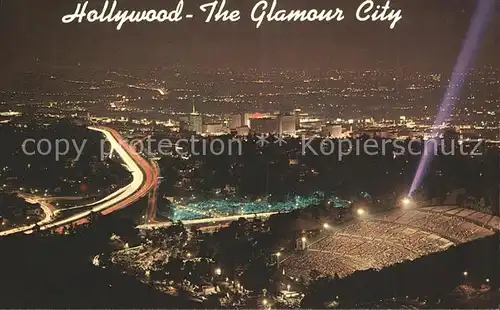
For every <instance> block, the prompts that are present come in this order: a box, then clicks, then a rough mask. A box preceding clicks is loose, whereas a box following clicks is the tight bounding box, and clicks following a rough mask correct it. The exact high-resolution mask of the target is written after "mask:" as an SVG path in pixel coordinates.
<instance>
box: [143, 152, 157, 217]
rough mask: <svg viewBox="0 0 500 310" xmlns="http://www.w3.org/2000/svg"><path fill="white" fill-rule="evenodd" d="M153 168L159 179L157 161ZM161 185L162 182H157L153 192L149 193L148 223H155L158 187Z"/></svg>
mask: <svg viewBox="0 0 500 310" xmlns="http://www.w3.org/2000/svg"><path fill="white" fill-rule="evenodd" d="M152 164H153V165H152V166H153V169H154V172H155V174H156V176H157V177H158V176H159V174H160V172H159V171H160V167H159V166H158V163H157V162H156V161H152ZM159 185H160V182H156V185H155V186H153V188H152V189H151V191H150V192H149V197H148V209H147V213H146V223H154V222H155V219H156V207H157V204H156V202H157V200H158V186H159Z"/></svg>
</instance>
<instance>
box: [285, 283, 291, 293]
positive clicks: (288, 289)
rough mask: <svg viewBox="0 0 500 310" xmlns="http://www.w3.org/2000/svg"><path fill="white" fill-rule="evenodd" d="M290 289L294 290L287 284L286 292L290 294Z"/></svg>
mask: <svg viewBox="0 0 500 310" xmlns="http://www.w3.org/2000/svg"><path fill="white" fill-rule="evenodd" d="M290 288H292V286H291V285H290V284H287V286H286V290H287V291H289V292H290Z"/></svg>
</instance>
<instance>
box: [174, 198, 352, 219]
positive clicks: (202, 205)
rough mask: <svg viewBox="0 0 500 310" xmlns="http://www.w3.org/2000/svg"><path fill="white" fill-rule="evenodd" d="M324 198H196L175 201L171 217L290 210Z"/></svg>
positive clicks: (333, 203)
mask: <svg viewBox="0 0 500 310" xmlns="http://www.w3.org/2000/svg"><path fill="white" fill-rule="evenodd" d="M323 199H324V194H323V193H320V192H316V193H314V194H313V195H310V196H294V197H290V198H289V199H287V200H286V201H283V202H276V203H269V202H267V201H265V200H255V201H245V200H237V199H211V200H204V201H197V200H196V199H190V200H187V201H185V202H184V203H182V202H177V203H174V210H173V214H172V216H171V217H170V218H171V219H172V220H173V221H182V220H194V219H202V218H215V217H222V216H231V215H247V214H258V213H266V212H290V211H293V210H297V209H303V208H305V207H307V206H310V205H315V204H318V203H320V202H321V201H322V200H323ZM330 205H331V206H333V207H339V208H341V207H347V206H348V205H349V202H348V201H345V200H340V199H338V198H336V197H333V198H331V199H330Z"/></svg>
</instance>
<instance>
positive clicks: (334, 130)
mask: <svg viewBox="0 0 500 310" xmlns="http://www.w3.org/2000/svg"><path fill="white" fill-rule="evenodd" d="M323 134H324V135H325V136H327V137H331V138H342V136H343V135H342V126H340V125H330V124H328V125H326V126H325V127H324V128H323Z"/></svg>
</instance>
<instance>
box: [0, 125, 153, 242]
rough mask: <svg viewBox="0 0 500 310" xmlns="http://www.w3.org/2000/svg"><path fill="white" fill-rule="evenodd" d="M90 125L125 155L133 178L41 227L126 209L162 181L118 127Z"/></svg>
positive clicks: (78, 221)
mask: <svg viewBox="0 0 500 310" xmlns="http://www.w3.org/2000/svg"><path fill="white" fill-rule="evenodd" d="M89 129H90V130H94V131H98V132H101V133H102V134H103V135H104V136H105V137H106V139H107V140H108V141H109V142H110V144H111V147H112V149H113V151H114V153H116V154H118V156H120V157H121V159H122V161H123V163H124V165H125V166H126V167H127V169H128V170H129V171H130V173H131V174H132V182H131V183H129V184H127V185H125V186H123V187H122V188H120V189H118V190H116V191H115V192H114V193H112V194H110V195H109V196H107V197H105V198H104V199H101V200H100V201H98V202H95V203H93V204H92V208H91V209H90V210H86V211H82V212H80V213H77V214H74V215H71V216H69V217H66V218H63V219H59V220H57V221H51V222H50V223H46V224H45V223H44V224H42V225H39V227H40V229H41V230H46V229H55V228H59V227H63V226H67V225H70V224H77V225H80V224H84V223H87V222H88V219H87V217H88V216H89V215H90V214H91V213H92V212H100V213H101V214H103V215H107V214H110V213H112V212H115V211H117V210H120V209H123V208H125V207H127V206H129V205H131V204H132V203H134V202H136V201H137V200H139V199H140V198H142V197H144V196H145V195H147V193H148V192H149V190H150V189H151V188H153V187H154V186H156V183H157V182H158V171H157V170H156V169H154V168H153V167H151V165H150V164H149V163H148V161H146V160H145V159H144V158H142V157H141V156H140V155H139V154H137V153H136V152H135V150H134V148H133V147H131V146H130V145H128V144H127V143H126V142H125V140H124V139H123V138H122V137H121V136H120V134H119V133H118V132H117V131H116V130H114V129H112V128H108V127H89ZM35 226H36V225H30V226H25V227H18V228H14V229H11V230H8V231H3V232H1V233H0V236H5V235H9V234H13V233H20V232H25V233H31V232H33V228H35Z"/></svg>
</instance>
